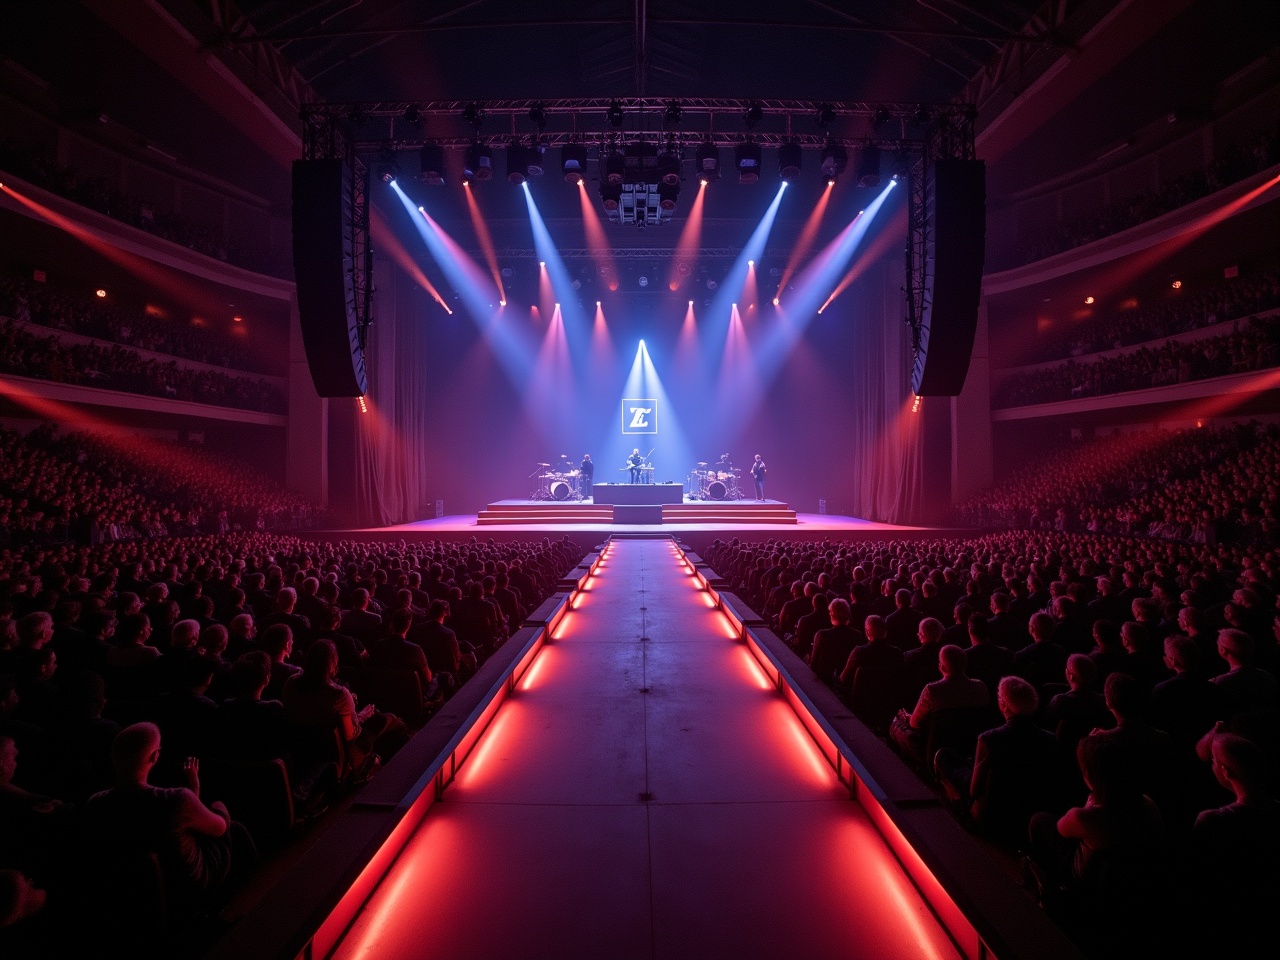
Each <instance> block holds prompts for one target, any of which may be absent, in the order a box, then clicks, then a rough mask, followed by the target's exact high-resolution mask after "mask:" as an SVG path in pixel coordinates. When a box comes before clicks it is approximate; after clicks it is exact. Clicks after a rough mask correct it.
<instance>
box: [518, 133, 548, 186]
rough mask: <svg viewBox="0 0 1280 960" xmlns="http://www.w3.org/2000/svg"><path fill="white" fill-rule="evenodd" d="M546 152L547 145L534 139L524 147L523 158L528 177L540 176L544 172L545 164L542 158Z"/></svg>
mask: <svg viewBox="0 0 1280 960" xmlns="http://www.w3.org/2000/svg"><path fill="white" fill-rule="evenodd" d="M546 154H547V145H546V144H545V143H540V142H539V141H537V140H535V141H534V142H533V144H532V145H531V146H528V147H526V148H525V151H524V160H525V164H526V166H527V167H528V169H529V176H530V177H540V176H542V175H543V174H544V173H546V169H547V168H546V165H545V164H544V163H543V159H544V158H545V157H546Z"/></svg>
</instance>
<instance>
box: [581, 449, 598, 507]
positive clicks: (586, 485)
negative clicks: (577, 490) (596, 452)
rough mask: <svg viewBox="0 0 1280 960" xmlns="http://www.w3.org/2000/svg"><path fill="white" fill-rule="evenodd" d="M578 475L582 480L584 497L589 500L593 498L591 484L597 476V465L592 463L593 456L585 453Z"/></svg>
mask: <svg viewBox="0 0 1280 960" xmlns="http://www.w3.org/2000/svg"><path fill="white" fill-rule="evenodd" d="M578 473H579V474H580V475H581V478H582V495H583V497H586V498H587V499H590V498H591V482H592V480H594V479H595V476H596V465H595V464H594V463H592V462H591V454H589V453H584V454H583V455H582V462H581V463H580V464H578Z"/></svg>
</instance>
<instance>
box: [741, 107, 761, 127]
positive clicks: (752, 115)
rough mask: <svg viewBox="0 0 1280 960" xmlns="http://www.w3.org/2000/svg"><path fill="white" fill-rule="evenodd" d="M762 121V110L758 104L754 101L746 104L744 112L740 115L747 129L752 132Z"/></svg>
mask: <svg viewBox="0 0 1280 960" xmlns="http://www.w3.org/2000/svg"><path fill="white" fill-rule="evenodd" d="M762 119H764V110H763V109H761V107H760V104H758V103H756V102H754V101H752V102H751V103H749V104H747V109H746V112H745V113H743V115H742V122H743V123H745V124H746V125H747V129H748V130H754V129H755V128H756V124H757V123H759V122H760V121H761V120H762Z"/></svg>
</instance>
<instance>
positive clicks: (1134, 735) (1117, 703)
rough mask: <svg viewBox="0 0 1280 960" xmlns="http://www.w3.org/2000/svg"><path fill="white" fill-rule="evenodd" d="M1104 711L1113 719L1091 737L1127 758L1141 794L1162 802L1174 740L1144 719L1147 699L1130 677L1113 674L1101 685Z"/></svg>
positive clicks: (1169, 772)
mask: <svg viewBox="0 0 1280 960" xmlns="http://www.w3.org/2000/svg"><path fill="white" fill-rule="evenodd" d="M1103 697H1104V699H1105V700H1106V703H1107V709H1108V710H1110V711H1111V715H1112V716H1113V717H1114V718H1115V724H1114V725H1113V726H1111V727H1110V728H1109V729H1105V730H1104V729H1101V728H1099V729H1096V730H1094V731H1093V733H1092V736H1093V737H1094V738H1095V739H1099V740H1103V741H1105V742H1106V743H1108V744H1110V745H1112V746H1114V747H1116V748H1117V749H1118V750H1119V751H1120V753H1121V754H1122V755H1124V756H1127V757H1128V758H1129V765H1130V767H1131V769H1132V772H1133V776H1135V777H1137V780H1138V786H1139V787H1140V788H1141V789H1142V792H1143V793H1145V794H1147V795H1149V796H1152V797H1154V798H1155V799H1156V800H1160V799H1163V798H1164V797H1165V795H1166V793H1167V791H1168V789H1169V778H1170V775H1171V773H1172V763H1173V738H1172V737H1170V736H1169V734H1168V733H1166V732H1165V731H1163V730H1158V729H1156V728H1155V727H1153V726H1152V725H1151V724H1150V723H1148V722H1147V721H1146V720H1144V719H1143V716H1142V715H1143V713H1144V711H1145V709H1146V706H1147V697H1146V695H1145V694H1144V693H1143V690H1142V686H1141V685H1140V684H1139V683H1138V681H1136V680H1134V679H1133V677H1131V676H1129V675H1128V674H1124V673H1113V674H1112V675H1111V676H1109V677H1107V682H1106V683H1105V684H1104V685H1103Z"/></svg>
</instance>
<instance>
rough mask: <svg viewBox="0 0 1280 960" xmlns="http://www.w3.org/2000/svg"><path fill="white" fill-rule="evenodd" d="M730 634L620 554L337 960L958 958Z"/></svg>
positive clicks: (636, 557) (637, 544) (699, 604)
mask: <svg viewBox="0 0 1280 960" xmlns="http://www.w3.org/2000/svg"><path fill="white" fill-rule="evenodd" d="M731 636H732V630H731V628H730V626H729V624H728V621H727V620H726V619H725V618H724V617H723V615H722V614H720V613H719V612H717V611H715V610H714V609H712V608H711V601H710V600H709V598H708V597H707V595H706V594H705V593H701V592H699V591H698V590H697V589H696V588H695V586H694V581H693V578H692V577H691V576H690V575H689V574H688V573H687V571H686V570H685V568H684V567H683V566H682V565H681V564H680V563H679V561H678V559H677V556H676V554H675V548H674V547H673V546H672V544H671V543H670V542H669V541H665V540H647V541H646V540H636V541H624V542H617V543H615V544H614V546H613V547H612V551H611V552H610V553H609V554H608V557H607V559H606V560H605V562H604V564H603V565H602V566H601V568H600V569H599V573H598V576H596V577H595V578H593V579H592V580H591V581H590V583H589V585H588V589H587V590H586V591H585V592H584V593H583V594H582V595H581V597H580V602H579V604H578V606H577V608H576V609H575V610H574V611H573V612H571V613H569V614H568V616H567V617H566V619H565V620H564V621H563V623H562V624H561V626H560V627H559V628H558V630H557V633H556V636H555V638H554V640H553V641H552V642H550V643H548V645H547V646H546V647H544V648H543V650H542V652H541V653H540V654H539V655H538V658H537V659H536V660H535V661H534V663H533V665H532V666H531V667H530V669H529V671H528V673H527V674H526V675H525V677H524V678H523V679H522V680H521V682H520V685H519V688H518V689H517V691H516V692H515V693H514V694H513V695H512V697H511V698H510V699H509V700H508V702H507V703H506V704H504V705H503V707H502V708H501V709H500V710H499V712H498V714H497V716H496V717H495V719H494V721H493V724H492V725H491V727H490V729H489V730H488V732H487V733H486V734H485V736H484V737H483V738H482V739H481V741H480V743H479V745H478V746H477V748H476V750H475V752H474V753H473V754H472V756H471V758H470V759H469V760H468V761H467V763H466V764H465V766H464V767H463V768H462V770H461V771H460V772H459V774H458V778H457V781H456V782H455V783H454V784H453V786H451V787H450V788H449V789H448V790H447V791H446V793H445V795H444V799H443V800H442V801H441V802H439V803H437V804H436V805H435V806H434V807H432V809H431V810H430V812H429V813H428V814H427V818H426V820H425V821H424V822H423V824H422V826H421V828H420V829H419V831H418V832H417V834H416V835H415V836H414V837H413V838H412V839H411V840H410V841H409V844H408V846H407V847H406V849H405V851H404V853H403V854H402V855H401V857H400V859H399V860H398V861H397V863H396V864H395V865H394V866H393V868H392V869H391V872H390V873H389V874H388V875H387V877H386V879H385V880H384V881H383V883H382V885H381V887H380V888H379V889H378V891H377V892H376V893H375V894H374V896H373V898H372V899H371V901H370V902H369V904H368V905H367V906H366V907H365V909H364V910H363V912H362V913H361V914H360V916H359V917H358V918H357V920H356V922H355V924H354V925H353V926H352V928H351V930H350V931H349V932H348V934H347V936H346V938H345V939H344V941H343V942H342V943H341V944H340V945H339V947H338V950H337V952H336V956H338V957H343V958H354V957H368V958H378V960H399V958H424V957H448V958H451V960H453V958H469V957H485V958H489V957H494V958H496V957H519V958H544V957H545V958H557V960H559V958H570V957H584V958H604V957H608V958H613V960H617V958H627V957H637V958H641V957H643V958H675V957H698V958H708V957H732V958H746V957H806V958H820V957H844V958H849V957H868V958H871V957H874V958H878V960H889V958H894V957H901V958H929V957H955V956H958V952H957V950H956V948H955V947H954V945H953V944H952V942H951V941H950V940H949V939H948V937H947V935H946V933H945V932H944V930H943V929H942V927H941V926H940V925H939V923H938V922H937V920H936V919H935V918H934V916H933V914H932V913H931V912H930V911H929V909H928V907H927V906H926V905H925V903H924V902H923V900H922V899H921V897H920V896H919V894H918V893H917V892H916V890H915V888H914V887H913V886H912V884H911V882H910V880H909V879H908V878H907V876H906V875H905V874H904V873H903V871H902V869H901V868H900V867H899V866H898V863H897V861H896V860H895V859H894V857H893V855H892V853H891V852H890V851H889V849H888V847H887V846H886V845H885V843H884V841H883V840H882V839H881V838H880V835H879V834H878V833H877V832H876V830H875V829H874V827H873V826H872V825H871V823H870V821H869V819H868V817H867V815H866V814H865V812H864V811H863V809H862V808H861V807H860V806H859V805H857V804H856V803H854V802H853V801H851V800H849V799H848V793H847V790H846V789H845V788H843V787H842V786H841V784H840V783H839V781H838V780H837V779H836V776H835V773H834V771H833V770H832V769H831V768H830V766H828V765H827V764H826V763H825V761H824V760H823V759H822V757H821V755H820V754H819V753H818V750H817V747H816V746H815V745H814V744H813V742H812V741H811V740H810V739H809V737H808V735H807V733H805V731H804V729H803V727H802V726H801V724H800V722H799V720H798V719H797V718H796V716H795V714H794V713H792V712H791V710H790V708H789V707H788V706H787V705H786V704H785V703H784V702H783V701H782V699H781V697H780V696H779V695H778V694H776V693H775V692H774V691H773V690H772V689H771V687H770V686H769V684H768V682H767V680H766V679H765V676H764V674H763V673H762V672H761V670H760V669H759V667H758V666H757V665H756V663H755V661H754V660H753V659H752V657H751V655H750V654H749V653H748V652H747V650H746V647H745V646H744V645H743V644H741V643H739V642H735V641H732V640H731V639H730V637H731ZM646 637H647V639H642V638H646ZM646 691H647V692H646Z"/></svg>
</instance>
